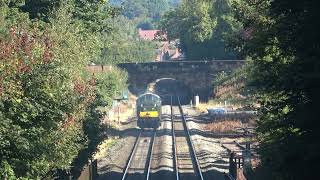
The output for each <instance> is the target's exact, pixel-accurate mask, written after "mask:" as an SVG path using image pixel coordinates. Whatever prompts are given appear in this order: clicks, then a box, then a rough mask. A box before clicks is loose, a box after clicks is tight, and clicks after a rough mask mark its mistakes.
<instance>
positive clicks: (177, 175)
mask: <svg viewBox="0 0 320 180" xmlns="http://www.w3.org/2000/svg"><path fill="white" fill-rule="evenodd" d="M170 108H171V122H172V123H171V133H172V156H173V158H172V159H173V171H174V172H175V174H176V180H179V170H178V159H177V145H176V135H175V130H174V129H175V126H174V120H173V108H172V96H171V106H170Z"/></svg>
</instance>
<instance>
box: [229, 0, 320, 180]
mask: <svg viewBox="0 0 320 180" xmlns="http://www.w3.org/2000/svg"><path fill="white" fill-rule="evenodd" d="M318 6H319V2H318V1H304V2H301V1H296V0H294V1H289V0H281V1H280V0H274V1H267V0H264V1H259V2H252V1H238V2H237V3H236V4H235V8H236V11H235V17H237V18H238V20H239V21H241V22H242V24H243V25H244V30H243V33H242V34H240V35H239V39H238V40H237V42H238V46H237V47H238V48H239V49H241V53H243V55H245V56H248V58H249V59H252V60H251V62H252V68H251V69H250V72H249V74H250V77H249V79H250V82H249V84H250V85H251V86H253V87H255V88H254V90H255V91H254V92H255V96H256V97H257V100H258V101H259V103H260V104H261V107H260V108H259V114H260V118H259V122H258V129H257V131H258V134H259V136H258V137H259V140H260V142H261V145H260V153H261V155H262V162H263V165H264V166H267V167H270V168H271V169H272V172H273V175H274V178H275V179H313V178H316V177H317V176H318V175H317V173H316V172H317V168H316V167H317V161H318V160H320V156H319V154H318V151H317V149H319V148H320V143H319V141H318V140H317V139H318V138H319V136H320V133H319V132H320V131H319V121H318V114H317V109H318V105H317V102H319V100H320V96H319V92H320V87H319V85H318V84H317V82H319V80H320V79H319V77H320V71H319V68H316V67H319V61H318V59H319V57H320V54H319V52H320V49H319V47H320V45H319V39H320V36H319V34H318V33H316V32H318V31H319V30H320V24H319V21H318V20H317V19H318V18H319V17H320V13H319V11H318V10H317V8H316V7H318Z"/></svg>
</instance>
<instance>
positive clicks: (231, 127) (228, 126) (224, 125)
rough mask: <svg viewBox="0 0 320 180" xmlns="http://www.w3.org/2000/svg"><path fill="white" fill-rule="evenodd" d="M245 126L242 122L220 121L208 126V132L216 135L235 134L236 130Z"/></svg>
mask: <svg viewBox="0 0 320 180" xmlns="http://www.w3.org/2000/svg"><path fill="white" fill-rule="evenodd" d="M242 126H243V124H242V123H241V121H240V120H227V121H218V122H213V123H210V124H208V125H207V126H206V130H209V131H212V132H215V133H230V132H234V131H235V129H237V128H239V127H242Z"/></svg>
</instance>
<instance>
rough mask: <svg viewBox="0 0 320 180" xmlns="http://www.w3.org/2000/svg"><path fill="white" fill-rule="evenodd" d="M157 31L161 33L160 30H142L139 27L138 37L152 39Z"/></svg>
mask: <svg viewBox="0 0 320 180" xmlns="http://www.w3.org/2000/svg"><path fill="white" fill-rule="evenodd" d="M157 33H159V34H161V31H160V30H142V29H139V37H140V38H141V39H145V40H149V41H152V40H154V39H155V37H156V35H157ZM164 37H165V38H166V35H164Z"/></svg>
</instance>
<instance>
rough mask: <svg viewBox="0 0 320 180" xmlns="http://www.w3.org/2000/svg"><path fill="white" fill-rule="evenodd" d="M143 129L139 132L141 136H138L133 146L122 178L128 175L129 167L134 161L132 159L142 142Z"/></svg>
mask: <svg viewBox="0 0 320 180" xmlns="http://www.w3.org/2000/svg"><path fill="white" fill-rule="evenodd" d="M142 132H143V130H140V133H139V136H138V137H137V139H136V141H135V143H134V146H133V149H132V151H131V154H130V158H129V161H128V162H127V166H126V168H125V170H124V172H123V176H122V180H125V179H126V177H127V174H128V170H129V167H130V165H131V162H132V159H133V157H134V155H135V153H136V151H137V147H138V144H139V142H140V139H141V134H142Z"/></svg>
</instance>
